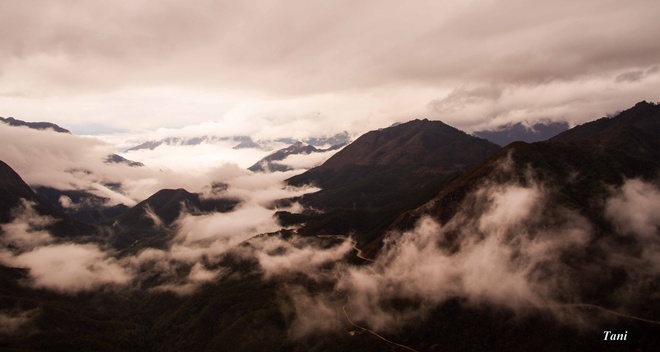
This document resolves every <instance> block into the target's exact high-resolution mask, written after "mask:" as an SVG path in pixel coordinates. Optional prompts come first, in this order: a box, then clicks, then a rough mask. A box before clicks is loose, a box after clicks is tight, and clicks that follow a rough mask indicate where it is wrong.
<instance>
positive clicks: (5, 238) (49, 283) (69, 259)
mask: <svg viewBox="0 0 660 352" xmlns="http://www.w3.org/2000/svg"><path fill="white" fill-rule="evenodd" d="M32 206H33V204H30V203H27V202H24V203H23V204H22V205H20V206H19V207H18V208H16V209H14V214H15V215H16V218H15V219H14V220H13V221H12V222H10V223H7V224H2V225H0V234H1V236H0V243H1V244H2V247H0V263H2V264H3V265H6V266H10V267H20V268H27V269H29V277H30V285H31V286H34V287H37V288H45V289H49V290H53V291H57V292H61V293H73V292H79V291H89V290H92V289H96V288H99V287H101V286H106V285H123V284H126V283H128V282H129V281H130V279H131V275H130V272H129V271H128V270H127V269H126V268H124V267H122V266H121V265H120V264H119V262H118V261H117V260H116V259H114V258H113V257H112V256H111V255H110V254H109V253H107V252H106V251H104V250H103V249H101V248H99V246H97V245H95V244H76V243H67V242H64V241H57V240H55V239H54V238H53V237H52V236H51V235H50V234H49V233H48V232H46V231H45V230H44V227H45V226H46V225H49V224H52V223H53V221H54V220H53V219H51V218H49V217H44V216H40V215H38V214H37V213H36V212H35V211H34V209H33V208H32Z"/></svg>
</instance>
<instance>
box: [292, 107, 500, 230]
mask: <svg viewBox="0 0 660 352" xmlns="http://www.w3.org/2000/svg"><path fill="white" fill-rule="evenodd" d="M499 149H500V147H498V146H497V145H495V144H493V143H491V142H489V141H486V140H484V139H480V138H477V137H473V136H470V135H468V134H466V133H464V132H462V131H459V130H457V129H455V128H453V127H451V126H448V125H446V124H444V123H442V122H440V121H428V120H414V121H410V122H407V123H403V124H399V125H397V126H392V127H389V128H385V129H382V130H378V131H371V132H368V133H366V134H364V135H362V136H361V137H359V138H358V139H357V140H355V141H354V142H353V143H351V144H349V145H348V146H346V147H345V148H344V149H342V150H341V151H339V152H338V153H337V154H335V155H334V156H332V157H331V158H330V159H328V160H327V161H326V162H325V163H323V164H322V165H320V166H318V167H315V168H313V169H310V170H308V171H307V172H305V173H303V174H301V175H298V176H294V177H292V178H290V179H288V180H287V182H288V183H289V184H291V185H297V186H299V185H303V184H315V185H317V186H319V187H321V188H322V190H321V191H319V192H316V193H313V194H309V195H305V196H304V197H303V198H302V199H301V200H300V201H301V202H302V203H303V204H305V205H308V206H310V207H313V208H316V209H322V210H324V211H325V213H324V214H322V215H313V216H312V218H310V219H311V220H310V221H308V222H307V224H306V227H305V228H306V229H307V230H309V231H310V232H314V231H317V230H320V229H324V230H325V231H330V232H332V231H341V232H342V233H347V232H349V231H357V232H361V233H363V235H362V236H361V237H360V239H361V240H364V241H367V240H369V239H370V238H373V237H374V236H376V234H377V233H379V232H380V231H382V230H384V229H385V228H386V227H387V226H388V225H389V223H390V222H391V221H392V220H393V217H396V216H397V215H398V214H399V213H401V212H402V211H405V210H407V209H412V208H415V207H416V206H418V205H420V204H422V203H423V202H424V201H425V200H428V199H429V198H430V197H433V196H434V195H435V194H436V192H437V191H438V189H439V187H440V185H442V184H443V183H445V182H447V181H448V180H450V179H451V178H453V177H456V175H457V174H458V173H460V172H461V171H464V170H466V169H467V168H469V167H470V166H472V165H475V164H477V163H479V162H481V161H483V160H485V159H486V158H488V157H489V156H491V155H493V154H494V153H495V152H497V150H499Z"/></svg>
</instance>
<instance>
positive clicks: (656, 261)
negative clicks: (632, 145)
mask: <svg viewBox="0 0 660 352" xmlns="http://www.w3.org/2000/svg"><path fill="white" fill-rule="evenodd" d="M658 202H660V189H659V188H658V186H657V185H656V184H653V183H649V182H645V181H642V180H640V179H630V180H626V182H625V183H624V184H623V185H622V186H621V187H620V188H618V189H615V190H614V192H613V194H612V196H611V197H610V198H609V199H608V200H607V202H606V207H605V216H606V218H608V219H609V220H610V221H612V223H613V224H614V225H615V226H616V228H617V232H618V233H621V234H623V235H625V236H628V237H632V238H634V239H635V241H636V243H637V245H638V246H639V248H638V249H637V250H638V251H640V252H641V256H639V255H637V256H635V257H634V258H619V260H618V261H619V265H621V266H624V267H628V273H629V274H631V275H635V276H636V277H640V276H641V277H645V276H648V275H657V274H659V273H660V211H659V210H658V207H657V204H658ZM607 245H609V246H610V247H613V246H614V245H613V244H609V243H608V244H607ZM633 264H634V265H636V266H637V267H642V268H644V269H643V270H640V269H638V268H637V267H635V268H631V266H632V265H633ZM639 280H642V279H641V278H639Z"/></svg>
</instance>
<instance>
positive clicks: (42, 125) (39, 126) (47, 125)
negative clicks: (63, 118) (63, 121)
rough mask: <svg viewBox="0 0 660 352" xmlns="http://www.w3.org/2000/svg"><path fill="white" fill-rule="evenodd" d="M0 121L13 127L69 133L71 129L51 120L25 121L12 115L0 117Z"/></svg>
mask: <svg viewBox="0 0 660 352" xmlns="http://www.w3.org/2000/svg"><path fill="white" fill-rule="evenodd" d="M0 121H2V122H4V123H6V124H8V125H9V126H15V127H20V126H25V127H28V128H32V129H35V130H53V131H55V132H59V133H71V131H69V130H67V129H65V128H62V127H60V126H58V125H56V124H54V123H51V122H26V121H22V120H18V119H15V118H13V117H8V118H3V117H0Z"/></svg>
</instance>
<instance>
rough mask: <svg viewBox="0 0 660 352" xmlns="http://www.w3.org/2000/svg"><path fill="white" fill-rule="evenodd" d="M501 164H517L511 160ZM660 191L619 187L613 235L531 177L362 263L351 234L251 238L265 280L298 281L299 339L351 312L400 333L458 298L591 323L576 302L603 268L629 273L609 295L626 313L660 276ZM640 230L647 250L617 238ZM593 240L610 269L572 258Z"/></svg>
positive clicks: (489, 191)
mask: <svg viewBox="0 0 660 352" xmlns="http://www.w3.org/2000/svg"><path fill="white" fill-rule="evenodd" d="M500 172H505V173H506V172H507V167H506V165H502V168H501V170H500ZM510 179H513V178H510ZM658 192H659V191H658V188H657V186H654V185H652V184H649V183H645V182H642V181H639V180H630V181H628V182H626V183H625V184H624V185H623V186H622V187H621V188H620V189H616V190H614V191H613V194H612V196H611V197H610V198H609V199H608V200H607V202H606V203H607V204H608V205H607V207H606V209H605V214H603V215H604V216H607V217H609V218H610V219H611V220H612V221H613V223H614V224H618V225H619V226H620V229H619V230H617V233H615V234H611V235H609V236H607V237H603V238H600V237H598V236H597V234H596V233H594V230H593V225H592V224H591V223H590V222H589V220H587V219H586V218H585V217H583V216H581V215H579V214H578V213H576V212H574V211H571V210H569V209H566V208H563V207H561V206H557V205H556V203H554V201H553V190H551V189H548V188H546V187H545V186H544V185H543V184H541V183H539V182H538V181H535V178H534V177H533V175H532V174H528V176H527V179H526V181H525V182H523V183H516V182H509V183H503V184H501V183H492V182H487V183H486V184H483V185H482V186H481V187H480V188H479V189H477V190H476V191H474V192H473V193H471V194H470V195H468V196H467V197H466V198H465V199H464V201H463V205H462V206H461V207H460V209H461V211H459V213H458V214H456V215H455V216H454V217H453V218H452V219H451V220H450V221H449V222H448V223H445V224H439V223H438V222H437V221H435V220H433V219H432V218H430V217H423V218H422V219H420V220H419V222H418V224H417V225H416V227H415V228H414V229H412V230H410V231H407V232H403V233H399V232H394V233H390V234H389V237H387V239H386V242H385V247H384V249H383V251H382V252H381V254H380V255H379V256H378V257H377V258H376V259H375V261H374V262H373V263H369V264H366V265H362V266H353V265H349V264H346V263H345V262H343V261H341V260H340V258H341V257H342V255H346V253H347V251H346V250H347V249H348V248H350V240H349V239H346V240H344V241H343V242H340V244H336V245H334V246H330V247H328V246H327V245H321V243H322V240H323V239H322V238H315V239H299V240H294V241H293V242H292V243H288V241H290V240H287V241H284V240H282V239H278V238H268V239H253V240H251V243H253V244H254V247H255V248H256V249H257V252H256V254H255V256H256V257H257V258H258V260H259V262H260V264H261V267H262V269H263V272H264V278H265V279H266V280H279V282H288V284H286V285H283V288H282V297H283V301H284V302H286V303H285V304H284V305H283V306H284V307H285V308H283V309H284V311H285V313H287V312H288V313H291V314H294V316H295V319H294V323H293V324H292V325H291V327H290V328H291V329H290V334H291V337H293V338H301V337H304V336H307V335H310V334H315V333H318V331H327V330H335V329H337V328H338V327H340V326H342V324H345V321H346V317H345V316H344V314H346V315H348V316H349V317H350V319H351V320H352V321H355V322H358V323H360V324H363V325H364V326H367V327H369V328H370V329H373V330H376V331H382V332H396V331H399V329H401V328H402V327H404V326H407V325H411V324H417V323H418V322H419V321H420V319H422V320H423V319H424V318H425V317H428V316H429V315H430V314H431V313H432V311H433V310H434V309H435V308H437V307H440V306H441V305H442V304H443V303H445V302H447V301H448V300H450V299H455V298H458V299H460V300H461V301H463V302H465V304H469V305H474V306H482V305H495V306H498V307H506V308H508V309H510V310H512V311H514V312H518V313H520V314H526V313H525V312H530V310H531V311H535V310H540V311H544V312H550V313H551V315H552V316H554V317H555V318H556V319H557V321H559V322H562V323H565V324H571V325H575V326H577V327H579V328H585V327H588V326H590V325H589V324H588V319H589V318H588V317H587V316H585V315H582V314H580V313H579V312H576V311H572V310H570V305H571V304H575V303H584V302H582V301H581V299H582V292H583V291H582V290H584V289H587V290H589V289H592V288H591V286H589V285H592V284H593V285H595V283H592V282H591V281H590V280H594V278H595V277H600V276H602V275H603V273H604V272H601V271H599V270H604V271H606V272H609V271H610V270H619V271H623V272H626V273H627V274H626V275H627V276H626V277H625V278H623V279H622V280H623V281H618V282H616V283H614V285H615V287H619V288H612V289H611V292H610V294H608V295H607V296H606V297H603V299H605V300H608V301H609V302H611V303H609V304H610V305H611V307H612V308H616V307H617V305H618V307H619V308H618V309H621V310H622V311H625V310H626V309H627V308H626V307H630V306H634V305H635V303H634V302H637V301H638V300H639V299H641V297H643V296H641V295H644V294H645V293H643V292H642V291H643V289H642V288H643V287H644V282H647V281H648V280H650V279H653V278H654V277H657V275H658V272H660V271H659V269H658V268H660V260H659V259H658V258H660V256H659V255H658V253H660V250H659V248H660V240H659V237H658V234H659V232H658V223H657V221H656V220H657V215H658V212H657V210H656V208H657V207H653V206H651V204H656V203H657V201H658V199H656V198H657V197H656V196H657V195H658ZM633 220H634V221H633ZM633 223H634V225H633ZM630 234H634V235H635V236H638V242H637V245H640V246H641V247H642V253H643V255H642V257H641V258H639V257H637V256H636V255H635V249H634V248H636V247H634V246H636V245H634V246H633V247H627V248H622V247H620V246H617V245H616V244H614V243H613V242H612V237H610V236H614V237H616V236H627V235H630ZM587 248H591V249H592V250H593V249H596V248H597V250H602V253H603V258H600V259H594V258H592V259H590V260H596V261H597V263H596V264H594V265H596V266H597V267H599V268H600V269H597V268H595V267H591V266H582V265H578V266H574V265H575V264H571V263H570V261H566V260H565V258H568V257H570V258H584V256H585V255H586V254H585V253H586V251H587ZM301 258H314V260H312V259H306V260H301ZM577 260H578V261H579V260H581V259H577ZM300 277H306V278H307V279H310V280H313V281H315V282H317V283H318V284H317V285H314V287H316V288H315V289H310V287H311V286H307V285H303V284H301V283H300ZM595 281H598V280H595ZM319 287H326V289H321V288H319ZM327 287H331V288H332V289H327ZM631 287H637V289H631ZM635 292H637V293H635ZM396 302H398V303H396ZM401 302H414V303H413V304H410V305H408V306H406V305H403V306H402V304H401ZM344 311H345V312H346V313H344Z"/></svg>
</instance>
